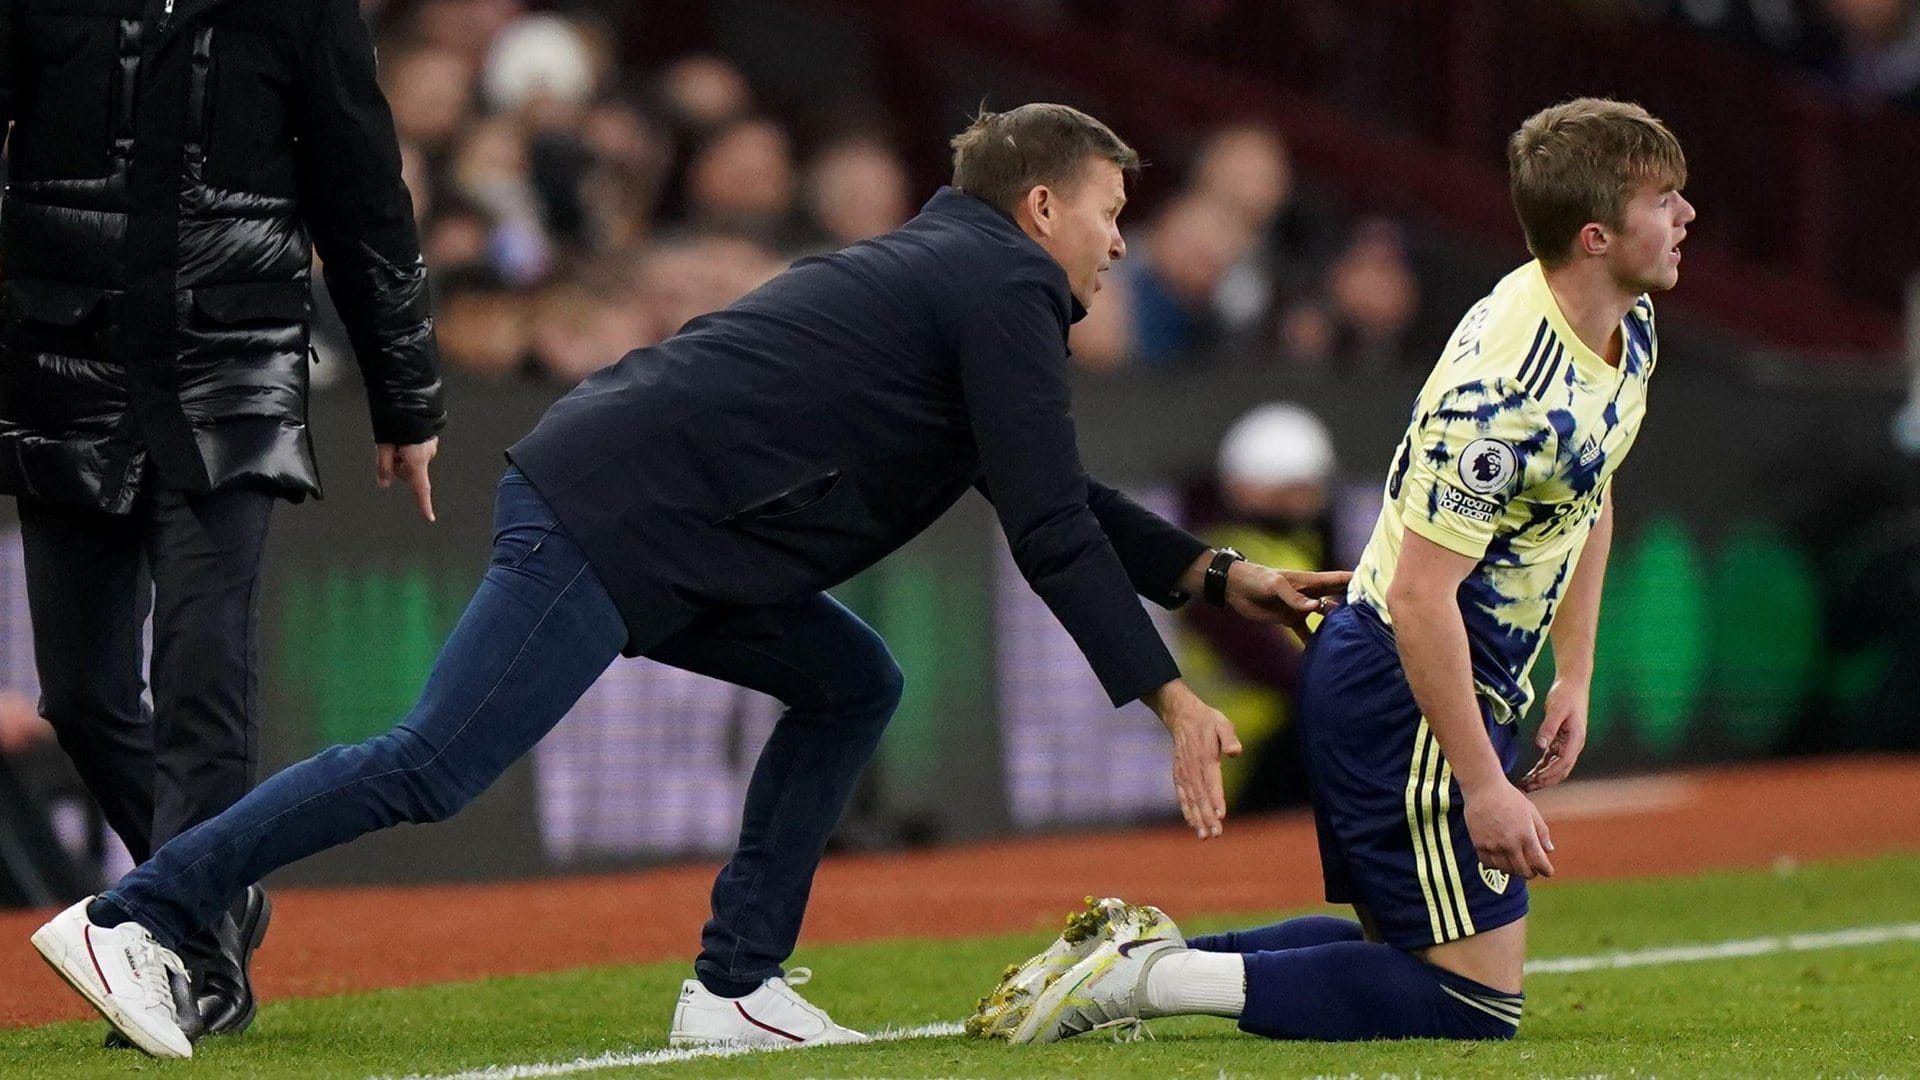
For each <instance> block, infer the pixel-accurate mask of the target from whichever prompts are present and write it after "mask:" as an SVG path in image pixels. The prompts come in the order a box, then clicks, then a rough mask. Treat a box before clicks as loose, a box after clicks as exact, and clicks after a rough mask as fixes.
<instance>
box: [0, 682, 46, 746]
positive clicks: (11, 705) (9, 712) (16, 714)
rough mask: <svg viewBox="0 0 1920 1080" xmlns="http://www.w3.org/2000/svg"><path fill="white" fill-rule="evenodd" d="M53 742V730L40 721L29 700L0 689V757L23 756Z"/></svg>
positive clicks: (35, 709) (24, 696)
mask: <svg viewBox="0 0 1920 1080" xmlns="http://www.w3.org/2000/svg"><path fill="white" fill-rule="evenodd" d="M52 740H53V727H52V725H50V724H48V723H47V722H46V721H45V720H42V719H41V718H40V710H39V709H38V708H37V707H36V706H35V705H34V701H33V699H32V698H30V697H28V696H26V695H25V694H20V693H16V692H14V691H11V690H0V757H13V756H15V755H18V754H23V753H25V752H26V751H28V750H31V749H33V748H34V747H36V746H40V745H43V744H46V743H49V742H51V741H52Z"/></svg>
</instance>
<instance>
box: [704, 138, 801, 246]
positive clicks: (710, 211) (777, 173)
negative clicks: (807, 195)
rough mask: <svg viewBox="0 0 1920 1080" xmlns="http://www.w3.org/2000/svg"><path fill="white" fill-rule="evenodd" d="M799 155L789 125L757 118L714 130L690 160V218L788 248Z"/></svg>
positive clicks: (709, 228) (716, 229) (715, 228)
mask: <svg viewBox="0 0 1920 1080" xmlns="http://www.w3.org/2000/svg"><path fill="white" fill-rule="evenodd" d="M793 187H794V181H793V154H792V150H791V147H790V145H789V142H788V139H787V133H786V130H785V129H784V128H782V127H781V126H780V125H779V124H776V123H774V122H773V121H771V120H768V119H765V118H760V117H755V118H750V119H745V120H738V121H735V122H734V123H732V124H730V125H728V126H727V127H725V128H722V129H721V130H719V131H716V132H714V133H713V135H712V136H711V137H709V138H708V139H707V141H706V142H704V143H702V144H701V145H700V147H699V148H698V149H697V150H695V151H694V154H693V158H692V160H691V161H690V162H689V163H688V165H687V191H686V201H687V206H686V221H685V224H686V226H687V228H688V229H689V230H690V231H693V232H723V233H730V234H733V235H736V236H742V237H746V238H748V239H751V240H755V241H758V242H760V243H762V244H765V245H767V246H769V247H775V248H778V247H783V246H785V245H786V243H787V242H788V241H791V240H793V239H795V237H794V232H793V225H794V222H793V220H792V211H793Z"/></svg>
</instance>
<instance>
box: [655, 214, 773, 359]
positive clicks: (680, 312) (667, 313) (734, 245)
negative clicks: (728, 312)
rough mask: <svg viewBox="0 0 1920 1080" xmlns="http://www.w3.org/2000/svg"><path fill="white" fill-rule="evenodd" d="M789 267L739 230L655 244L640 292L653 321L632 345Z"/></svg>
mask: <svg viewBox="0 0 1920 1080" xmlns="http://www.w3.org/2000/svg"><path fill="white" fill-rule="evenodd" d="M785 268H786V264H785V263H783V262H782V261H781V260H780V257H779V256H777V255H775V254H774V253H773V252H772V251H769V250H768V249H766V248H764V247H761V246H760V245H758V244H755V243H753V242H752V241H750V240H746V239H743V238H740V237H734V236H700V237H693V238H689V239H683V240H679V241H675V242H671V243H667V244H662V245H660V246H658V247H655V248H654V249H653V250H652V251H650V252H648V253H647V255H646V258H645V259H644V260H643V261H642V263H641V267H640V286H639V294H640V300H641V306H642V308H643V309H644V310H645V311H646V313H647V316H648V318H649V322H650V327H649V328H648V329H647V331H646V332H645V333H644V334H643V336H642V337H641V338H640V339H638V340H635V341H634V342H633V344H632V346H631V347H633V348H638V347H640V346H642V345H651V344H654V343H655V342H659V341H664V340H665V339H667V338H669V337H671V336H673V335H674V334H675V333H677V332H678V331H679V330H680V328H681V327H682V326H685V325H686V324H687V323H688V321H690V320H692V319H694V318H696V317H698V316H701V315H705V314H706V313H707V312H709V311H718V310H719V309H721V308H723V307H726V306H727V305H728V304H731V303H733V302H734V301H735V300H738V299H740V298H741V297H742V296H745V295H746V294H747V293H749V292H752V291H753V290H754V289H756V288H759V287H760V286H761V285H763V284H765V283H766V282H767V281H768V280H770V279H771V278H772V277H773V276H774V275H775V274H778V273H779V272H780V271H781V270H784V269H785Z"/></svg>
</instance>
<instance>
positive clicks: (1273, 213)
mask: <svg viewBox="0 0 1920 1080" xmlns="http://www.w3.org/2000/svg"><path fill="white" fill-rule="evenodd" d="M1191 189H1192V190H1193V191H1194V192H1195V193H1197V194H1200V195H1202V196H1205V197H1207V198H1211V199H1215V200H1217V201H1218V202H1219V203H1220V204H1221V205H1222V206H1225V207H1226V208H1228V209H1229V210H1231V211H1233V213H1234V214H1235V215H1236V216H1238V217H1239V218H1240V220H1241V221H1243V222H1244V223H1245V224H1246V226H1247V228H1248V229H1250V230H1251V231H1252V233H1253V235H1254V237H1255V242H1254V244H1253V245H1251V246H1250V247H1249V249H1248V251H1247V253H1246V255H1245V256H1243V257H1242V258H1241V259H1239V260H1238V261H1236V262H1235V263H1234V265H1233V266H1232V267H1231V268H1230V269H1229V270H1228V271H1227V273H1226V274H1225V275H1224V276H1223V277H1222V278H1221V281H1220V286H1219V288H1218V289H1217V290H1216V292H1215V296H1214V306H1215V308H1216V309H1217V310H1218V312H1219V314H1220V317H1221V318H1222V319H1223V320H1225V322H1226V325H1227V327H1228V329H1229V330H1231V331H1233V332H1235V333H1252V334H1256V335H1258V336H1261V337H1264V336H1266V333H1267V329H1266V328H1267V327H1268V326H1270V325H1271V321H1272V319H1273V315H1274V312H1275V310H1276V309H1280V308H1284V307H1285V306H1286V305H1288V304H1291V303H1293V302H1296V301H1297V300H1298V299H1299V298H1300V297H1302V296H1303V295H1305V294H1307V293H1309V292H1311V291H1312V290H1313V289H1315V288H1316V287H1317V286H1318V284H1319V279H1320V276H1321V274H1322V273H1323V272H1324V271H1325V270H1326V266H1327V263H1328V262H1329V261H1330V260H1331V258H1332V256H1333V250H1334V247H1335V238H1336V237H1337V235H1338V229H1337V226H1336V224H1335V220H1334V214H1333V213H1332V212H1331V211H1330V210H1329V209H1328V208H1326V207H1324V206H1322V205H1319V204H1318V202H1317V201H1316V200H1314V199H1312V198H1310V197H1305V196H1304V195H1303V194H1302V193H1301V192H1300V191H1299V190H1298V189H1297V187H1296V185H1295V183H1294V177H1293V167H1292V163H1291V162H1290V160H1289V159H1288V157H1287V145H1286V142H1285V141H1284V140H1282V139H1281V137H1280V133H1279V132H1277V131H1274V130H1273V129H1272V128H1270V127H1266V126H1263V125H1259V124H1241V125H1234V126H1231V127H1226V128H1222V129H1220V130H1218V131H1216V132H1214V133H1213V134H1212V135H1210V136H1208V138H1207V141H1206V142H1205V143H1204V144H1203V145H1202V147H1201V150H1200V153H1199V156H1198V157H1197V158H1196V159H1195V161H1194V166H1193V177H1192V181H1191Z"/></svg>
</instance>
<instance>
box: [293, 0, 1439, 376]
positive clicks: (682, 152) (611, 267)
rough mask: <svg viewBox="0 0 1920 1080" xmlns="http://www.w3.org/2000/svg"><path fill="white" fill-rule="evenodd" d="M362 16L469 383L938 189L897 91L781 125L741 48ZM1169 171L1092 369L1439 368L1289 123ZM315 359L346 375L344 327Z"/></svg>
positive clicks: (581, 360)
mask: <svg viewBox="0 0 1920 1080" xmlns="http://www.w3.org/2000/svg"><path fill="white" fill-rule="evenodd" d="M368 13H369V16H370V18H372V19H373V21H374V23H375V25H376V27H377V29H378V35H379V43H380V55H381V78H382V80H383V83H384V85H385V89H386V92H387V95H388V98H389V100H390V101H391V102H392V105H393V111H394V118H395V121H396V126H397V128H398V130H399V133H400V137H401V140H402V146H403V151H404V159H405V163H406V179H407V182H408V186H409V188H410V189H411V191H412V193H413V197H414V204H415V212H416V214H417V216H418V218H419V220H420V226H421V236H422V246H423V249H424V251H425V253H426V257H427V260H428V264H429V266H430V267H431V268H432V270H433V272H434V275H435V279H436V293H437V295H436V305H435V309H436V312H437V318H438V324H439V332H440V342H441V348H442V351H443V354H444V358H445V362H446V364H447V366H448V368H449V369H451V370H454V371H457V372H461V373H465V374H469V375H474V376H479V377H482V378H492V379H510V380H537V381H546V382H551V383H554V384H557V385H562V386H564V385H569V384H571V383H573V382H577V381H578V380H580V379H581V378H584V377H585V376H586V375H587V374H589V373H591V372H592V371H593V370H595V369H596V368H598V367H600V366H602V365H605V364H608V363H611V362H613V361H614V360H616V359H618V358H619V357H620V356H621V355H622V354H623V353H624V352H626V351H627V350H629V349H633V348H637V347H640V346H644V345H647V344H650V343H652V342H656V341H659V340H661V339H662V338H664V337H666V336H668V335H669V334H671V333H673V332H674V331H675V330H676V329H678V328H679V327H680V326H681V325H682V324H683V323H685V322H686V321H687V320H688V319H690V318H692V317H693V316H695V315H698V314H700V313H702V312H705V311H710V310H713V309H715V308H719V307H722V306H725V305H726V304H728V303H730V302H731V301H732V300H734V299H736V298H737V297H739V296H740V295H742V294H744V293H745V292H747V291H748V290H750V289H752V288H753V287H755V286H756V285H758V284H760V283H761V282H763V281H765V280H767V279H768V278H769V277H771V276H773V275H774V274H776V273H778V272H779V271H780V270H781V269H782V268H783V267H784V266H785V265H786V264H787V263H788V262H789V261H791V260H792V259H794V258H797V257H800V256H803V255H806V254H809V253H813V252H820V251H828V250H832V249H834V248H837V247H840V246H842V245H845V244H848V243H851V242H854V241H857V240H860V239H862V238H864V237H868V236H873V235H876V234H878V233H881V232H885V231H886V230H888V229H891V228H893V227H894V226H896V225H898V224H900V223H901V222H903V221H905V220H906V219H907V218H908V217H909V216H911V215H912V213H913V212H914V210H915V208H916V207H917V206H918V204H919V203H920V202H921V201H922V200H923V199H924V198H925V197H926V196H927V195H930V194H931V191H930V190H920V189H919V186H918V185H916V184H915V183H914V181H913V180H912V179H911V178H910V176H909V170H908V168H907V166H906V165H905V164H904V162H903V158H902V155H901V153H900V151H899V149H898V147H897V146H896V145H895V143H894V141H893V135H892V133H893V127H892V125H891V124H890V123H889V122H888V120H887V118H886V116H885V115H884V112H883V110H882V108H881V107H880V106H879V105H878V104H877V103H865V104H859V105H856V106H854V107H852V108H845V107H841V108H837V109H836V112H835V115H834V117H833V118H832V119H831V120H830V121H827V122H824V123H822V122H818V121H816V120H815V119H814V118H811V117H808V118H793V117H784V116H780V115H777V114H775V113H773V112H771V111H769V110H768V109H767V108H766V107H765V105H764V103H763V102H762V101H761V100H760V98H759V97H758V96H757V95H756V92H755V87H754V86H753V85H752V84H751V83H750V82H749V80H748V79H747V78H746V77H745V76H744V75H743V74H742V72H741V71H740V70H739V69H737V68H736V67H734V66H733V65H731V64H729V63H728V62H727V61H725V60H722V59H719V58H717V57H714V56H710V55H688V56H684V57H681V58H679V59H677V60H673V61H671V62H668V63H666V64H665V65H664V66H662V67H659V68H657V69H654V70H632V69H626V68H622V67H619V66H617V65H616V64H615V62H614V59H613V58H614V55H615V51H616V50H615V48H614V47H613V37H612V30H611V28H610V26H609V25H608V23H607V22H606V21H605V20H603V19H602V18H600V17H597V16H595V15H592V14H583V13H579V12H564V13H563V12H557V11H533V10H528V8H527V6H525V5H522V4H520V3H518V2H516V0H425V2H420V3H406V4H394V5H391V6H388V5H381V4H372V3H370V4H369V5H368ZM936 135H937V133H930V134H929V138H933V137H936ZM1154 167H1155V168H1156V169H1171V170H1173V171H1174V173H1175V175H1176V182H1177V185H1178V190H1177V192H1176V193H1175V194H1174V195H1173V196H1172V197H1171V198H1168V199H1164V200H1161V203H1160V205H1159V206H1157V207H1156V208H1155V210H1154V212H1153V213H1152V214H1151V216H1150V217H1147V218H1145V219H1144V220H1142V219H1136V220H1134V221H1132V222H1130V223H1129V224H1130V225H1131V226H1132V228H1131V230H1130V234H1129V236H1130V243H1131V255H1130V257H1129V258H1128V259H1127V260H1126V261H1125V262H1124V263H1123V264H1121V266H1120V268H1119V273H1118V274H1117V275H1116V283H1117V284H1118V285H1119V286H1120V287H1119V288H1115V289H1111V290H1110V291H1109V292H1108V293H1107V294H1106V295H1105V296H1104V297H1103V301H1104V302H1103V303H1102V304H1100V305H1097V306H1096V309H1095V311H1094V314H1093V315H1092V316H1091V317H1090V318H1089V319H1088V320H1086V321H1085V322H1084V323H1083V324H1081V325H1080V326H1079V327H1077V328H1076V330H1075V332H1074V339H1073V350H1074V355H1075V359H1076V361H1077V362H1078V363H1080V364H1081V365H1082V366H1083V367H1085V368H1087V369H1089V370H1097V371H1105V370H1111V369H1115V368H1120V367H1123V366H1128V365H1148V366H1171V365H1177V364H1179V363H1181V362H1182V360H1183V359H1184V358H1187V357H1191V356H1195V355H1198V354H1201V353H1203V352H1207V351H1210V350H1214V349H1217V348H1219V347H1220V346H1222V345H1223V344H1227V343H1230V342H1231V343H1238V344H1244V345H1251V346H1254V347H1257V348H1261V349H1263V350H1267V351H1269V352H1271V353H1272V354H1273V355H1276V356H1282V357H1285V358H1286V359H1287V360H1288V361H1290V362H1294V363H1300V364H1323V365H1340V366H1362V367H1378V366H1382V365H1388V364H1394V363H1399V362H1400V361H1401V359H1402V358H1403V357H1406V356H1408V355H1410V354H1411V355H1414V356H1417V355H1419V352H1420V351H1419V350H1409V349H1408V348H1407V347H1406V346H1407V337H1408V335H1409V333H1410V332H1411V331H1412V330H1414V328H1416V327H1417V326H1420V325H1421V323H1420V318H1421V315H1422V312H1423V305H1422V302H1421V296H1422V290H1421V284H1420V279H1419V276H1418V275H1417V274H1416V272H1415V266H1414V260H1413V259H1412V257H1411V255H1410V251H1409V242H1408V240H1407V238H1406V236H1405V235H1404V230H1403V228H1402V227H1401V226H1400V225H1398V224H1396V223H1395V222H1393V221H1390V220H1386V219H1381V218H1358V219H1353V218H1349V217H1347V216H1346V215H1344V214H1343V213H1342V212H1341V211H1340V210H1339V209H1338V208H1337V207H1335V206H1333V205H1332V204H1331V203H1330V202H1329V201H1328V200H1327V199H1325V198H1323V197H1320V196H1317V195H1316V194H1315V193H1313V192H1312V191H1310V190H1307V189H1306V188H1305V187H1304V185H1302V184H1300V183H1298V182H1297V180H1296V177H1295V176H1294V174H1293V172H1292V170H1291V168H1290V165H1289V160H1288V155H1287V147H1286V144H1285V142H1284V141H1283V140H1282V139H1281V138H1280V136H1279V135H1278V133H1276V132H1275V131H1273V130H1271V129H1268V128H1264V127H1257V126H1232V127H1224V128H1221V129H1219V130H1217V131H1214V132H1212V133H1211V134H1209V135H1207V136H1206V137H1204V139H1202V140H1200V142H1199V149H1198V152H1197V153H1196V154H1195V155H1193V158H1192V160H1191V161H1181V162H1171V163H1156V165H1155V166H1154ZM1429 329H1430V330H1431V331H1432V333H1434V334H1440V333H1444V332H1445V329H1446V328H1445V327H1443V326H1442V327H1429ZM320 346H321V353H322V356H323V358H324V359H326V360H327V361H329V363H328V365H327V366H328V368H329V369H331V370H333V371H335V372H336V373H337V372H338V371H339V370H342V368H341V367H340V365H341V363H342V361H344V360H345V359H346V356H345V353H344V352H343V349H344V337H343V335H342V334H341V333H339V332H338V329H337V327H336V328H334V331H333V332H332V333H331V334H327V333H323V334H322V335H321V340H320Z"/></svg>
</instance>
